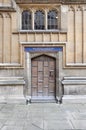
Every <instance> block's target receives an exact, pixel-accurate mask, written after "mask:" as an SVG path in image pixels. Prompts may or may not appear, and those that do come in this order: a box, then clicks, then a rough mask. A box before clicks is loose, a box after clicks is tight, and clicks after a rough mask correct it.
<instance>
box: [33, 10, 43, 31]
mask: <svg viewBox="0 0 86 130" xmlns="http://www.w3.org/2000/svg"><path fill="white" fill-rule="evenodd" d="M44 19H45V18H44V13H43V12H42V11H40V10H39V11H36V12H35V20H34V28H35V29H38V30H43V29H45V26H44Z"/></svg>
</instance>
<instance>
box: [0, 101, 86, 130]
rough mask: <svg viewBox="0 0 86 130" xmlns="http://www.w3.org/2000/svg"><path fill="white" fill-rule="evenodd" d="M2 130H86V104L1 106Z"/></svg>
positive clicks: (0, 124)
mask: <svg viewBox="0 0 86 130" xmlns="http://www.w3.org/2000/svg"><path fill="white" fill-rule="evenodd" d="M0 130H86V104H56V103H36V104H35V103H33V104H28V105H19V104H0Z"/></svg>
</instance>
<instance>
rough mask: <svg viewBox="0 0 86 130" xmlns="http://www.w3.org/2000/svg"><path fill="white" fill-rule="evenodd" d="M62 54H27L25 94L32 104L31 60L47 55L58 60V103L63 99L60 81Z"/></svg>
mask: <svg viewBox="0 0 86 130" xmlns="http://www.w3.org/2000/svg"><path fill="white" fill-rule="evenodd" d="M60 52H61V53H62V51H57V52H25V81H26V86H25V89H24V90H25V93H26V100H27V101H28V102H31V59H32V58H35V57H37V56H40V55H47V56H50V57H52V58H55V59H56V94H55V95H56V101H59V100H60V98H61V96H62V95H61V91H60V90H61V83H60V80H59V68H60V67H59V59H60V56H59V54H60Z"/></svg>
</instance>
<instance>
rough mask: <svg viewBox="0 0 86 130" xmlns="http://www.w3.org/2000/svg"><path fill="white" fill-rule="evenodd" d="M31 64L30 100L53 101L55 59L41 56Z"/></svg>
mask: <svg viewBox="0 0 86 130" xmlns="http://www.w3.org/2000/svg"><path fill="white" fill-rule="evenodd" d="M31 63H32V64H31V71H32V74H31V75H32V81H31V83H32V87H31V89H32V90H31V93H32V99H55V77H56V76H55V59H54V58H51V57H49V56H46V55H41V56H39V57H36V58H33V59H32V61H31Z"/></svg>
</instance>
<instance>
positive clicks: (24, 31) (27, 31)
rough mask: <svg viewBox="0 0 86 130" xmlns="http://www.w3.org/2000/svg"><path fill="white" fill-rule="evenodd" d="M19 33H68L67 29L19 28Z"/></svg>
mask: <svg viewBox="0 0 86 130" xmlns="http://www.w3.org/2000/svg"><path fill="white" fill-rule="evenodd" d="M18 33H67V30H58V29H57V30H54V29H53V30H19V31H18Z"/></svg>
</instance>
